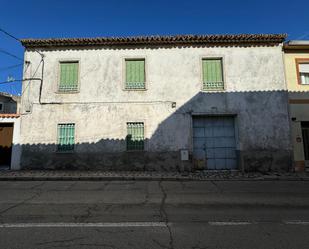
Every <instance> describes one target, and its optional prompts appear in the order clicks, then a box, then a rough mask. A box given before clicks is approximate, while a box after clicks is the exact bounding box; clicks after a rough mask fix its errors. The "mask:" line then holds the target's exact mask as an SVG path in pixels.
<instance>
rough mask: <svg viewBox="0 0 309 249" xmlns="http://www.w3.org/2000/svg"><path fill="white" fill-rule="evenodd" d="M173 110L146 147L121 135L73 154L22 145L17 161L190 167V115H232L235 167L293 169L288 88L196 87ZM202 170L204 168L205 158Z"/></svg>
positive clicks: (66, 166) (40, 165) (114, 166)
mask: <svg viewBox="0 0 309 249" xmlns="http://www.w3.org/2000/svg"><path fill="white" fill-rule="evenodd" d="M175 102H176V103H177V100H175ZM45 106H48V105H45ZM42 108H43V107H42ZM170 108H172V107H170ZM172 110H174V112H173V113H172V114H171V115H170V116H168V117H167V118H166V119H165V120H163V121H162V122H161V123H160V124H159V126H158V127H157V129H156V130H155V132H154V133H153V135H152V136H151V137H150V138H149V139H146V140H145V150H144V151H130V152H128V151H126V140H125V138H124V139H121V140H118V139H101V140H99V141H98V142H96V143H79V144H76V146H75V150H74V152H72V153H70V152H67V153H58V152H56V148H57V145H55V144H24V145H22V157H21V166H22V168H45V169H91V170H92V169H93V170H97V169H103V170H141V171H144V170H150V171H182V170H189V171H190V170H193V169H194V168H195V164H194V160H195V158H194V157H195V156H194V155H195V154H194V151H195V150H196V148H195V147H196V146H195V144H196V143H195V138H193V137H194V136H195V135H193V133H194V132H193V127H192V124H193V122H192V119H194V118H195V117H197V116H198V117H201V116H204V117H209V116H212V117H216V116H231V117H233V119H234V120H235V151H236V153H237V167H238V169H241V170H245V171H262V172H265V171H288V170H289V169H291V143H290V126H289V117H288V94H287V92H286V91H259V92H258V91H256V92H217V93H205V92H199V93H198V94H196V95H195V96H194V97H192V98H191V99H190V100H188V101H187V102H186V103H185V104H183V105H181V106H179V107H176V109H172ZM107 115H109V114H107ZM102 118H104V117H102ZM149 119H151V115H150V116H149ZM145 122H146V123H147V119H146V121H145ZM204 128H205V130H206V129H207V127H204ZM76 132H78V131H76ZM205 139H206V140H207V137H206V136H205ZM212 139H216V136H215V135H213V137H212ZM15 146H20V145H15ZM181 149H187V150H189V153H190V157H189V161H181V158H180V150H181ZM214 157H215V156H214ZM207 160H209V155H207V151H206V150H205V162H207ZM227 168H228V165H227ZM204 169H207V163H206V164H205V167H204Z"/></svg>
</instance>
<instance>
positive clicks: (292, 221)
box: [283, 220, 309, 225]
mask: <svg viewBox="0 0 309 249" xmlns="http://www.w3.org/2000/svg"><path fill="white" fill-rule="evenodd" d="M283 223H284V224H286V225H309V221H302V220H286V221H283Z"/></svg>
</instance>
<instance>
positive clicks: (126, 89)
mask: <svg viewBox="0 0 309 249" xmlns="http://www.w3.org/2000/svg"><path fill="white" fill-rule="evenodd" d="M123 90H124V91H142V92H143V91H147V88H123Z"/></svg>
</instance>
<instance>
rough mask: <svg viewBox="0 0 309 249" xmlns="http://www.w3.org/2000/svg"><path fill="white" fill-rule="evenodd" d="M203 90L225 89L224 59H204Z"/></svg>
mask: <svg viewBox="0 0 309 249" xmlns="http://www.w3.org/2000/svg"><path fill="white" fill-rule="evenodd" d="M202 64H203V90H223V89H224V82H223V66H222V59H203V61H202Z"/></svg>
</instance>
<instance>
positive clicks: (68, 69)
mask: <svg viewBox="0 0 309 249" xmlns="http://www.w3.org/2000/svg"><path fill="white" fill-rule="evenodd" d="M77 90H78V62H61V63H60V82H59V91H61V92H75V91H77Z"/></svg>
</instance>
